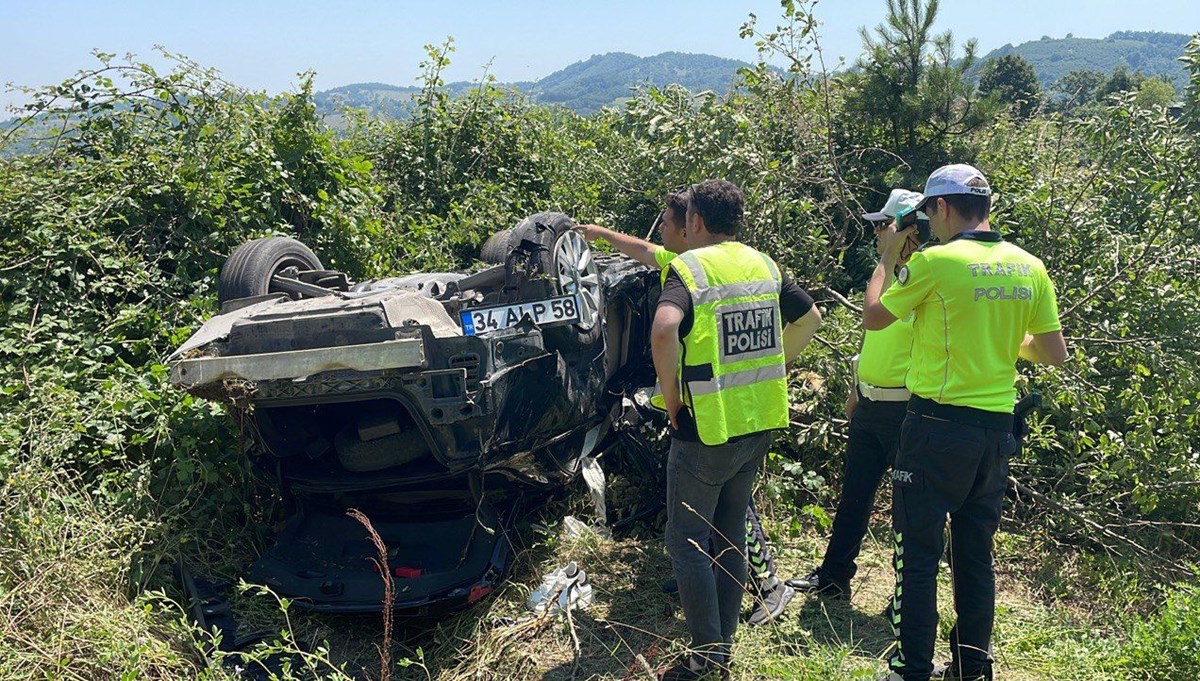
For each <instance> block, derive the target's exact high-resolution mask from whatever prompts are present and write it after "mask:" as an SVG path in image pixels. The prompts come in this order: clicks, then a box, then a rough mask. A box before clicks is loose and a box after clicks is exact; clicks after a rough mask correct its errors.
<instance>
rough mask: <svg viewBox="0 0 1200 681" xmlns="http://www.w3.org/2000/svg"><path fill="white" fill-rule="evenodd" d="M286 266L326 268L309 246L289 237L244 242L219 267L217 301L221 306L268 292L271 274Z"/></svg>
mask: <svg viewBox="0 0 1200 681" xmlns="http://www.w3.org/2000/svg"><path fill="white" fill-rule="evenodd" d="M289 268H295V269H296V270H321V269H325V268H324V266H323V265H322V264H321V259H320V258H318V257H317V256H316V254H315V253H313V252H312V251H311V250H310V249H309V248H308V246H305V245H304V244H302V243H300V242H299V241H297V240H295V239H292V238H290V237H283V236H272V237H267V238H265V239H255V240H254V241H247V242H246V243H244V244H242V245H241V246H238V247H237V249H236V250H234V252H233V253H232V254H230V256H229V257H228V258H226V259H225V264H224V265H222V266H221V278H220V281H219V283H218V285H217V301H218V303H220V304H222V305H223V304H225V303H226V302H228V301H230V300H235V299H237V298H249V297H251V296H264V295H266V294H268V293H271V291H272V287H271V277H273V276H275V275H276V274H280V273H282V272H284V271H285V270H287V269H289Z"/></svg>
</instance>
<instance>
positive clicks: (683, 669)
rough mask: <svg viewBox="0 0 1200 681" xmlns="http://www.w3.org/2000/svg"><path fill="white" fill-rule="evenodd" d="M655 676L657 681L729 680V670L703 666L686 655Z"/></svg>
mask: <svg viewBox="0 0 1200 681" xmlns="http://www.w3.org/2000/svg"><path fill="white" fill-rule="evenodd" d="M655 676H657V677H658V680H659V681H698V680H699V679H709V678H721V679H727V678H729V668H728V666H726V667H721V666H719V665H715V664H705V663H704V662H701V661H700V659H698V658H697V657H696V656H695V655H688V656H687V657H684V658H682V659H681V660H679V662H676V663H675V664H674V665H672V666H670V667H666V668H663V669H659V670H658V671H657V672H656V673H655Z"/></svg>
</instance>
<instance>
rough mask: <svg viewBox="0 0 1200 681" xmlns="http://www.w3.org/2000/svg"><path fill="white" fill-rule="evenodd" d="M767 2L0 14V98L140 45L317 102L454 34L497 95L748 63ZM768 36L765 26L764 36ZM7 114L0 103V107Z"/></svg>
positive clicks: (1012, 17)
mask: <svg viewBox="0 0 1200 681" xmlns="http://www.w3.org/2000/svg"><path fill="white" fill-rule="evenodd" d="M778 7H779V4H778V2H777V1H773V0H748V1H744V2H734V1H728V0H726V1H719V0H690V1H688V2H684V1H677V0H664V1H661V2H652V1H650V0H642V1H641V2H632V1H628V0H608V1H607V2H586V1H583V2H581V1H576V2H570V1H566V2H564V1H562V0H558V1H557V2H548V1H544V0H537V1H529V2H518V1H510V2H494V1H493V2H482V1H477V0H457V1H454V0H441V1H438V2H434V1H430V0H410V1H393V2H369V1H367V0H349V1H344V2H328V1H326V2H309V1H306V0H292V1H290V2H287V1H284V0H259V1H255V0H243V1H241V2H237V1H232V0H210V1H209V2H163V1H161V0H159V1H157V2H150V1H145V0H129V1H126V2H102V1H100V0H92V1H90V2H83V1H80V0H41V1H37V2H33V1H29V0H0V84H3V83H7V82H14V83H18V84H23V85H42V84H46V83H52V82H58V81H60V80H62V79H63V78H66V77H67V76H69V75H71V74H72V73H74V72H75V71H76V70H78V69H80V68H84V67H87V66H90V65H91V64H92V63H93V62H92V58H91V56H90V52H91V50H92V48H99V49H102V50H104V51H109V52H116V53H118V54H124V53H126V52H134V53H136V54H138V55H142V56H145V57H150V56H151V54H152V47H153V45H155V44H156V43H157V44H162V45H164V46H165V47H167V49H169V50H172V51H175V52H180V53H183V54H186V55H188V56H189V57H191V58H193V59H195V60H197V61H199V62H200V63H201V64H204V65H206V66H212V67H216V68H217V69H219V70H221V71H222V72H223V73H224V75H225V76H226V78H228V79H229V80H231V81H233V82H235V83H238V84H240V85H243V86H246V87H250V88H254V89H264V90H268V91H271V92H277V91H280V90H283V89H287V88H289V87H291V86H293V85H294V84H295V82H296V74H297V73H298V72H300V71H304V70H306V69H313V70H315V71H316V72H317V81H316V83H317V87H318V89H326V88H331V87H336V86H338V85H344V84H347V83H352V82H364V81H380V82H386V83H393V84H397V85H409V84H412V82H413V79H414V78H415V77H416V75H417V72H418V68H417V65H418V64H419V63H420V61H421V60H422V58H423V51H422V45H423V44H425V43H430V42H433V43H436V42H441V41H442V40H443V39H444V38H445V37H446V36H450V35H452V36H454V37H455V41H456V47H457V52H456V53H455V55H453V57H452V59H453V65H452V66H451V70H450V71H449V73H448V74H447V75H448V77H449V79H451V80H471V79H475V78H478V77H479V75H480V74H481V73H482V72H483V69H484V66H485V65H486V64H488V63H489V62H491V72H492V73H493V74H495V75H496V76H497V77H498V78H499V79H500V80H502V81H514V80H533V79H536V78H539V77H541V76H544V75H547V74H549V73H551V72H553V71H555V70H557V69H559V68H562V67H563V66H566V65H568V64H570V63H572V62H575V61H578V60H580V59H586V58H587V57H589V56H591V55H593V54H601V53H604V52H614V51H623V52H632V53H634V54H638V55H651V54H657V53H659V52H664V51H669V50H675V51H681V52H707V53H711V54H716V55H720V56H725V57H733V58H737V59H744V60H751V59H753V58H754V57H755V52H754V46H753V44H752V43H751V41H746V40H741V39H740V38H738V28H739V27H740V26H741V25H742V23H743V22H744V21H745V20H746V18H747V16H748V14H749V13H750V12H754V13H756V14H757V15H758V16H759V18H760V22H761V23H762V24H764V25H765V24H769V23H771V22H773V21H774V20H775V19H776V18H777V17H778V16H779V11H778ZM884 11H885V2H884V0H824V1H823V2H819V3H818V4H817V5H816V8H815V12H816V15H817V17H818V19H820V20H821V21H822V22H823V24H824V26H823V27H822V29H821V37H822V43H823V47H824V48H825V50H826V56H827V59H828V61H829V63H830V64H831V65H833V64H836V60H837V56H838V55H842V56H845V57H846V59H847V60H849V61H852V60H853V59H854V58H855V57H856V56H857V55H858V52H859V47H860V42H859V38H858V33H857V30H858V27H859V26H864V25H865V26H875V25H876V24H878V23H879V22H880V20H881V19H882V17H883V14H884ZM771 25H773V24H771ZM937 27H938V28H939V29H951V30H953V31H954V33H955V36H956V37H957V38H958V39H959V40H960V41H962V40H965V39H967V38H971V37H974V38H977V39H978V41H979V45H980V49H981V52H987V51H988V50H990V49H993V48H995V47H999V46H1001V45H1004V44H1005V43H1014V44H1016V43H1020V42H1024V41H1027V40H1036V39H1038V38H1040V37H1042V36H1043V35H1049V36H1052V37H1062V36H1064V35H1066V34H1067V33H1073V34H1075V35H1076V36H1078V37H1096V38H1099V37H1103V36H1106V35H1108V34H1109V33H1111V32H1113V31H1116V30H1126V29H1127V30H1159V31H1172V32H1177V33H1193V32H1196V31H1200V2H1197V1H1196V0H1153V1H1152V2H1140V3H1135V2H1130V1H1129V0H1092V1H1089V0H1076V1H1075V2H1067V1H1065V0H990V1H988V0H974V1H968V0H942V10H941V13H940V15H939V19H938V24H937ZM16 101H20V96H19V95H16V94H14V93H0V105H8V104H11V103H13V102H16Z"/></svg>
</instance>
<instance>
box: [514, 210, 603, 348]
mask: <svg viewBox="0 0 1200 681" xmlns="http://www.w3.org/2000/svg"><path fill="white" fill-rule="evenodd" d="M509 245H510V251H511V250H514V249H523V250H526V251H527V252H529V253H531V255H530V257H531V258H532V260H533V264H534V265H535V269H536V270H537V273H538V274H540V275H544V276H547V277H549V278H550V279H552V280H553V281H554V282H555V288H556V289H557V291H558V293H559V294H561V295H566V294H570V293H576V292H577V291H578V292H579V293H580V297H581V299H582V300H583V305H584V310H583V311H582V312H583V314H582V316H583V319H582V320H581V321H580V322H579V323H578V324H568V325H564V326H555V327H550V328H548V329H546V330H545V332H544V335H545V338H546V343H547V347H553V348H555V349H559V350H563V351H566V352H571V351H576V350H584V349H587V348H590V347H592V346H593V345H595V343H596V342H597V341H599V340H600V338H601V334H602V333H603V326H604V320H603V315H604V290H603V287H602V286H601V285H600V275H599V272H598V269H597V267H596V262H595V259H594V258H593V255H592V251H591V248H590V247H589V246H588V245H587V241H585V240H584V238H583V236H582V235H580V234H579V233H578V232H576V231H575V221H574V220H572V219H571V218H570V217H569V216H568V215H566V214H564V213H536V214H534V215H531V216H529V217H528V218H525V219H524V220H522V221H521V223H520V224H518V225H517V226H516V227H514V228H513V229H512V235H511V236H510V237H509Z"/></svg>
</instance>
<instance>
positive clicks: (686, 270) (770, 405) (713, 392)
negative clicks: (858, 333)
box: [670, 241, 788, 445]
mask: <svg viewBox="0 0 1200 681" xmlns="http://www.w3.org/2000/svg"><path fill="white" fill-rule="evenodd" d="M670 266H671V267H672V268H674V269H675V271H676V272H677V273H678V275H679V278H680V279H681V280H682V281H683V283H684V286H686V287H687V289H688V294H689V295H690V296H691V299H692V314H693V318H692V326H691V329H690V330H689V332H688V335H687V336H686V337H685V338H684V339H683V354H682V359H681V366H680V371H679V376H680V383H681V385H680V387H681V392H682V394H683V398H684V404H685V405H687V406H688V408H690V409H691V410H692V412H693V415H694V417H695V422H696V426H697V431H698V434H699V435H700V440H701V442H703V443H705V444H708V445H718V444H722V443H724V442H726V441H728V440H729V439H730V438H732V437H737V436H740V435H748V434H750V433H756V432H761V431H765V430H774V429H778V428H785V427H787V423H788V401H787V380H786V378H787V375H786V369H785V362H784V354H783V324H782V321H783V320H782V319H781V313H780V309H779V291H780V287H781V284H782V282H781V277H780V275H779V268H778V267H776V265H775V263H774V262H773V261H772V260H771V259H770V258H768V257H767V256H765V255H763V254H762V253H759V252H758V251H756V250H754V249H752V248H750V247H749V246H746V245H744V244H741V243H738V242H736V241H726V242H723V243H720V244H716V245H713V246H707V247H704V248H700V249H696V250H693V251H688V252H687V253H683V254H682V255H680V256H679V257H677V258H675V260H673V261H671V263H670Z"/></svg>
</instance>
